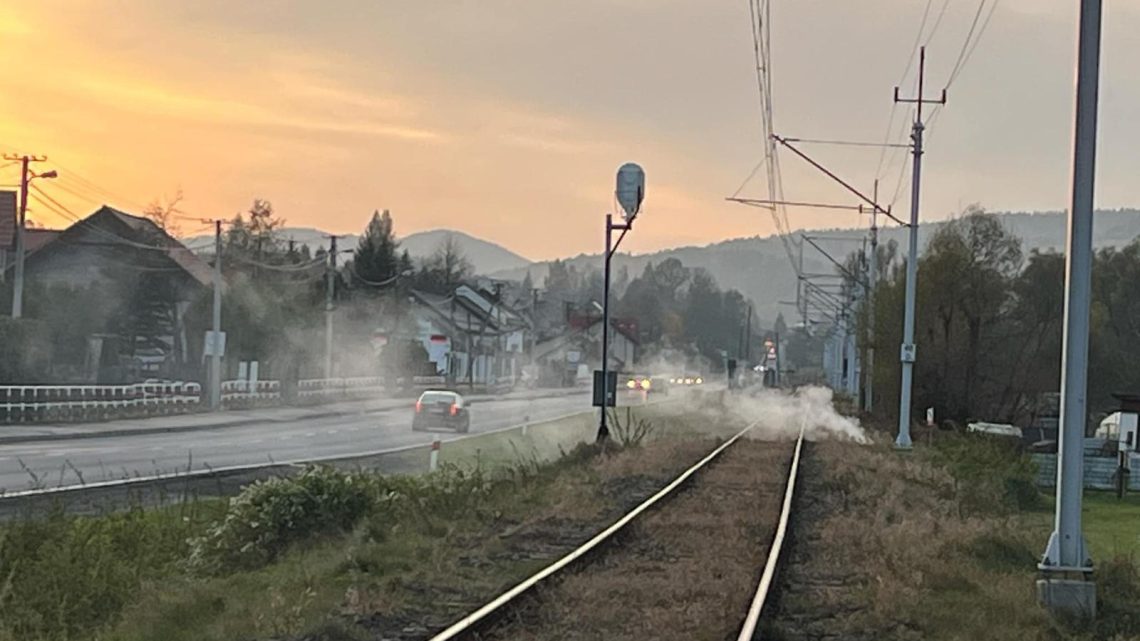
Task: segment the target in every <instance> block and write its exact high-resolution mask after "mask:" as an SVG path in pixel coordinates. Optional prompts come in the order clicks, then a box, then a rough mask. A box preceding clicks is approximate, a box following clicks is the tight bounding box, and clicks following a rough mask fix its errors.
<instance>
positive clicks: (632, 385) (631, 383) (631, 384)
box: [625, 381, 637, 389]
mask: <svg viewBox="0 0 1140 641" xmlns="http://www.w3.org/2000/svg"><path fill="white" fill-rule="evenodd" d="M625 386H626V387H628V388H629V389H636V388H637V381H626V384H625Z"/></svg>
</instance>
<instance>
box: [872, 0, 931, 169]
mask: <svg viewBox="0 0 1140 641" xmlns="http://www.w3.org/2000/svg"><path fill="white" fill-rule="evenodd" d="M933 4H934V0H926V8H925V9H923V10H922V20H921V21H920V22H919V23H918V33H916V34H915V36H914V45H913V46H911V48H910V55H908V56H907V57H906V67H904V68H903V72H902V77H901V78H899V82H898V84H899V85H902V84H904V83H906V77H907V75H908V74H909V73H910V69H911V67H912V66H914V57H915V54H916V53H918V48H919V46H920V45H921V43H922V34H923V32H924V31H925V30H926V21H927V19H929V18H930V7H931V5H933ZM943 10H945V7H943ZM940 21H941V18H940V19H939V22H940ZM935 26H936V27H937V25H935ZM931 32H932V33H933V29H932V30H931ZM896 113H898V103H892V104H891V113H890V115H889V116H887V130H886V133H884V134H883V144H884V145H886V144H887V143H888V142H890V141H891V130H892V128H893V127H894V124H895V114H896ZM903 124H904V125H905V124H906V120H905V119H904V120H903ZM886 154H887V149H886V147H884V148H883V150H882V151H880V152H879V162H878V164H877V165H876V167H875V180H878V179H879V178H882V175H883V161H884V160H885V159H886ZM892 157H893V156H892Z"/></svg>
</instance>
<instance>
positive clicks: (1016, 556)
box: [766, 435, 1140, 641]
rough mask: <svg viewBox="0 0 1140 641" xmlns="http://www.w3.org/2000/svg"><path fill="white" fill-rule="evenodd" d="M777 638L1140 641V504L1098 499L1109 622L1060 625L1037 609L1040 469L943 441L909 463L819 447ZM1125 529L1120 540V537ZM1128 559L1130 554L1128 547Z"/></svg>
mask: <svg viewBox="0 0 1140 641" xmlns="http://www.w3.org/2000/svg"><path fill="white" fill-rule="evenodd" d="M803 481H804V486H803V488H802V492H801V493H800V498H799V505H798V512H797V514H798V521H797V523H796V524H795V530H796V533H795V542H794V544H793V546H792V548H791V552H790V556H789V558H788V563H787V567H786V571H785V575H784V581H783V589H782V594H781V598H780V602H779V607H778V611H777V616H776V617H775V619H774V621H773V624H772V630H770V634H769V635H768V636H767V637H766V638H773V639H775V638H779V639H818V638H842V639H854V640H860V639H867V640H870V639H887V638H889V639H914V640H916V641H917V640H919V639H921V640H924V641H931V640H940V639H1017V640H1023V639H1049V640H1054V639H1056V640H1060V639H1106V640H1112V641H1123V640H1125V639H1140V575H1138V573H1137V566H1136V564H1135V559H1134V557H1122V556H1117V557H1113V556H1108V553H1109V552H1110V551H1111V550H1112V549H1113V548H1112V545H1111V544H1110V541H1113V540H1117V539H1120V540H1123V539H1125V538H1127V537H1128V536H1129V535H1131V536H1132V537H1135V536H1136V534H1137V533H1138V531H1140V522H1138V521H1136V520H1132V521H1131V522H1130V523H1129V522H1128V521H1127V519H1128V518H1129V515H1130V514H1131V515H1133V517H1132V518H1134V514H1135V512H1134V510H1135V504H1133V505H1132V506H1118V505H1115V504H1112V503H1111V502H1109V501H1107V500H1105V499H1104V497H1103V496H1099V495H1092V496H1091V497H1090V500H1089V502H1088V506H1087V513H1088V514H1090V517H1091V518H1090V519H1089V520H1088V522H1086V532H1087V534H1088V537H1089V538H1090V540H1091V541H1092V543H1091V545H1092V546H1093V549H1094V553H1096V554H1097V557H1096V561H1097V572H1096V580H1097V587H1098V593H1099V606H1098V608H1099V614H1098V617H1097V619H1096V621H1095V622H1094V623H1092V624H1091V626H1089V625H1084V624H1080V625H1078V624H1076V623H1065V622H1058V621H1056V620H1054V619H1052V618H1051V617H1050V616H1049V615H1048V614H1047V613H1046V612H1045V611H1044V610H1043V609H1042V608H1041V607H1039V606H1038V604H1037V599H1036V591H1035V580H1036V578H1037V570H1036V563H1037V559H1038V556H1039V554H1040V552H1041V550H1042V549H1043V548H1044V545H1045V542H1046V540H1047V539H1048V536H1049V532H1050V530H1051V527H1052V522H1051V518H1050V514H1051V513H1050V512H1049V502H1048V501H1047V500H1046V499H1045V497H1044V496H1042V494H1040V493H1039V492H1038V491H1037V489H1036V488H1035V486H1034V485H1033V481H1034V470H1033V468H1032V465H1031V463H1030V462H1029V460H1028V459H1027V458H1026V457H1024V456H1021V455H1019V454H1017V453H1016V452H1014V451H1012V450H1011V449H1010V448H1009V447H1008V446H1007V445H1005V444H1002V443H999V442H996V441H993V440H990V439H985V438H967V437H965V436H953V435H951V436H941V437H940V438H938V439H935V442H934V443H933V444H932V445H923V446H920V447H916V449H915V451H913V452H911V453H907V454H902V453H898V452H896V451H893V449H892V448H891V447H890V445H889V444H888V443H885V442H884V443H880V444H877V445H874V446H870V447H850V446H845V445H842V444H838V443H819V444H815V445H814V446H813V447H812V448H811V450H810V453H809V455H808V457H807V459H806V462H805V467H804V478H803ZM1114 529H1115V533H1113V530H1114ZM1119 551H1125V548H1119Z"/></svg>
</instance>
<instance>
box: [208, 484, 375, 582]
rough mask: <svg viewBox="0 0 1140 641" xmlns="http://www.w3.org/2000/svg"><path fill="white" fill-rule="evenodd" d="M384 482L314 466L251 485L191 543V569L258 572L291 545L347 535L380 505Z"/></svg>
mask: <svg viewBox="0 0 1140 641" xmlns="http://www.w3.org/2000/svg"><path fill="white" fill-rule="evenodd" d="M380 480H381V477H376V476H367V475H363V474H347V473H343V472H337V471H335V470H332V469H329V468H322V467H309V468H306V469H305V471H304V472H302V473H301V474H300V475H298V476H295V477H291V478H274V479H269V480H266V481H259V482H257V483H254V484H252V485H249V486H248V487H246V488H245V489H244V490H242V492H241V494H239V495H237V496H236V497H234V498H232V499H230V501H229V505H228V509H227V510H226V514H225V516H224V517H223V518H222V519H221V520H220V521H218V522H216V523H215V524H214V525H212V526H211V527H210V528H209V529H208V531H207V532H206V534H205V535H203V536H201V537H198V538H195V539H194V540H193V541H192V542H191V551H190V559H189V564H190V567H191V569H193V570H195V571H199V572H204V573H209V574H216V573H220V572H223V571H232V570H250V569H255V568H259V567H262V566H264V565H266V564H268V563H270V562H272V561H273V560H275V559H276V558H277V557H278V556H279V555H280V554H281V553H282V552H284V551H285V549H286V548H287V547H288V546H289V545H290V544H293V543H296V542H298V541H302V540H306V539H310V538H312V537H314V536H316V535H319V534H327V533H330V532H343V531H347V530H349V529H351V528H352V527H353V526H354V525H355V524H356V523H357V522H358V521H359V520H360V519H361V517H363V516H364V515H365V513H366V512H368V511H369V510H370V509H371V508H372V507H373V506H374V505H375V504H376V501H377V499H378V497H379V496H380V492H381V491H382V489H383V488H382V487H381V486H380Z"/></svg>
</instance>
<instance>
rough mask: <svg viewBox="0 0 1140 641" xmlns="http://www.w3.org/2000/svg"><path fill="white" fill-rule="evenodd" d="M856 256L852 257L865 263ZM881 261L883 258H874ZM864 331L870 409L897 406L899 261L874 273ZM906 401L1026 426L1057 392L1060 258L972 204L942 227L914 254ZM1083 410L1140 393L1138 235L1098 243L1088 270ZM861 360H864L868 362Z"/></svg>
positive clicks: (918, 408)
mask: <svg viewBox="0 0 1140 641" xmlns="http://www.w3.org/2000/svg"><path fill="white" fill-rule="evenodd" d="M862 258H863V257H862V256H856V257H854V260H856V261H860V260H862ZM881 258H882V257H881V256H880V259H881ZM882 275H883V278H882V280H880V282H879V283H878V287H877V288H876V290H875V294H874V305H875V322H874V325H873V326H871V325H869V323H868V316H867V315H866V311H867V310H866V309H864V310H863V311H864V313H863V314H862V316H861V322H860V331H861V332H862V335H863V338H864V344H865V345H872V346H873V347H874V349H875V350H876V354H877V357H876V359H875V369H874V372H873V375H874V383H875V390H876V392H875V396H876V398H875V406H876V410H877V411H878V412H881V413H883V414H884V415H886V416H889V415H894V413H895V412H897V407H898V383H899V376H900V366H899V363H898V358H897V357H896V354H897V353H898V349H899V345H900V343H901V340H902V323H903V316H902V315H903V302H904V288H905V284H906V272H905V269H904V266H903V265H901V264H899V263H893V264H891V265H890V266H889V268H888V269H887V270H886V271H884V272H882ZM916 285H917V306H916V314H915V323H916V324H915V339H916V341H915V342H916V343H917V346H918V352H917V361H916V363H915V384H914V408H915V412H916V414H917V413H918V412H922V411H925V408H927V407H934V408H935V411H936V415H937V416H939V417H941V418H945V419H949V420H953V421H959V422H961V421H967V420H991V421H1002V422H1014V423H1024V422H1027V421H1031V420H1033V418H1034V417H1035V415H1037V414H1038V413H1039V412H1041V411H1042V410H1043V402H1042V401H1043V399H1046V398H1048V396H1049V395H1053V394H1056V393H1058V392H1059V391H1060V372H1061V343H1062V340H1061V336H1062V328H1063V319H1064V286H1065V257H1064V255H1063V254H1060V253H1057V252H1054V251H1045V252H1041V251H1032V252H1029V254H1028V255H1026V253H1025V252H1024V250H1023V246H1022V242H1021V240H1020V239H1019V238H1017V237H1016V236H1015V235H1014V234H1013V233H1011V232H1010V231H1009V230H1008V229H1006V228H1004V227H1003V226H1002V225H1001V223H1000V222H998V220H997V219H996V218H994V217H992V216H990V215H988V214H986V212H985V211H984V210H983V209H982V208H981V207H978V206H976V205H975V206H971V207H969V208H968V209H967V210H966V211H965V212H964V213H963V214H962V215H961V216H960V217H958V218H956V219H954V220H952V221H950V222H949V223H948V224H946V225H944V226H942V227H941V228H940V229H939V230H938V231H937V232H936V233H935V234H934V235H933V236H932V237H931V238H930V240H929V242H928V244H927V246H926V247H925V249H924V251H923V252H922V254H921V256H920V258H919V262H918V278H917V281H916ZM1092 291H1093V303H1092V314H1091V325H1090V350H1089V389H1088V394H1089V396H1088V398H1089V411H1090V415H1091V416H1090V418H1096V416H1098V415H1102V414H1103V413H1105V412H1108V411H1110V410H1112V409H1113V408H1114V406H1115V404H1116V401H1115V400H1114V399H1113V398H1112V394H1113V393H1114V392H1140V368H1137V367H1135V363H1137V362H1138V361H1137V359H1138V358H1140V340H1138V339H1140V240H1132V241H1131V242H1129V243H1128V244H1126V245H1124V246H1123V247H1119V248H1118V247H1110V248H1105V249H1101V250H1099V251H1098V252H1097V253H1096V256H1095V262H1094V266H1093V289H1092ZM864 362H865V360H864Z"/></svg>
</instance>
